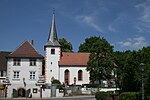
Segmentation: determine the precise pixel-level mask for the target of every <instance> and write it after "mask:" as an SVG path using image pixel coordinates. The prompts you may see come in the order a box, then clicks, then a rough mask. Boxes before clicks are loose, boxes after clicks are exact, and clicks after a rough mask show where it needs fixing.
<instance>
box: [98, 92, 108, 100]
mask: <svg viewBox="0 0 150 100" xmlns="http://www.w3.org/2000/svg"><path fill="white" fill-rule="evenodd" d="M108 96H109V93H107V92H96V94H95V98H96V100H104V98H106V97H108Z"/></svg>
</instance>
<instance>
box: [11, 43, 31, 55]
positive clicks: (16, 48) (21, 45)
mask: <svg viewBox="0 0 150 100" xmlns="http://www.w3.org/2000/svg"><path fill="white" fill-rule="evenodd" d="M25 41H28V40H24V41H23V42H22V43H21V44H20V45H18V46H17V47H16V49H14V51H12V52H11V53H10V54H9V55H11V54H13V53H14V52H15V51H16V50H17V49H19V48H20V47H21V46H22V45H23V44H24V43H25Z"/></svg>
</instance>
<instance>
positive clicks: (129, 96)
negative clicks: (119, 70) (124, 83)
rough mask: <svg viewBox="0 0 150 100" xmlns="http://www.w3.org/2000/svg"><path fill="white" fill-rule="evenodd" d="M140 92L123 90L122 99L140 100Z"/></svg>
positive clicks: (120, 97)
mask: <svg viewBox="0 0 150 100" xmlns="http://www.w3.org/2000/svg"><path fill="white" fill-rule="evenodd" d="M138 95H139V93H138V92H123V93H121V94H120V96H119V99H120V100H138V98H137V97H138Z"/></svg>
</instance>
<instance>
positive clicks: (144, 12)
mask: <svg viewBox="0 0 150 100" xmlns="http://www.w3.org/2000/svg"><path fill="white" fill-rule="evenodd" d="M135 8H136V9H137V10H138V11H139V12H140V16H139V18H138V21H137V25H136V26H135V28H136V29H137V30H138V31H139V32H148V31H150V0H147V1H146V2H144V3H142V4H138V5H135Z"/></svg>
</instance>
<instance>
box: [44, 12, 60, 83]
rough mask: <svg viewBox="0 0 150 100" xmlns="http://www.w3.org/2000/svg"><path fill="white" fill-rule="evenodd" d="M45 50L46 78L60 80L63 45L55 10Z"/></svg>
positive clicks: (49, 81)
mask: <svg viewBox="0 0 150 100" xmlns="http://www.w3.org/2000/svg"><path fill="white" fill-rule="evenodd" d="M44 50H45V80H46V83H51V81H52V80H53V79H57V80H59V61H60V56H61V45H60V44H59V42H58V38H57V31H56V26H55V13H54V12H53V16H52V22H51V27H50V32H49V36H48V41H47V43H46V45H45V46H44Z"/></svg>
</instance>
